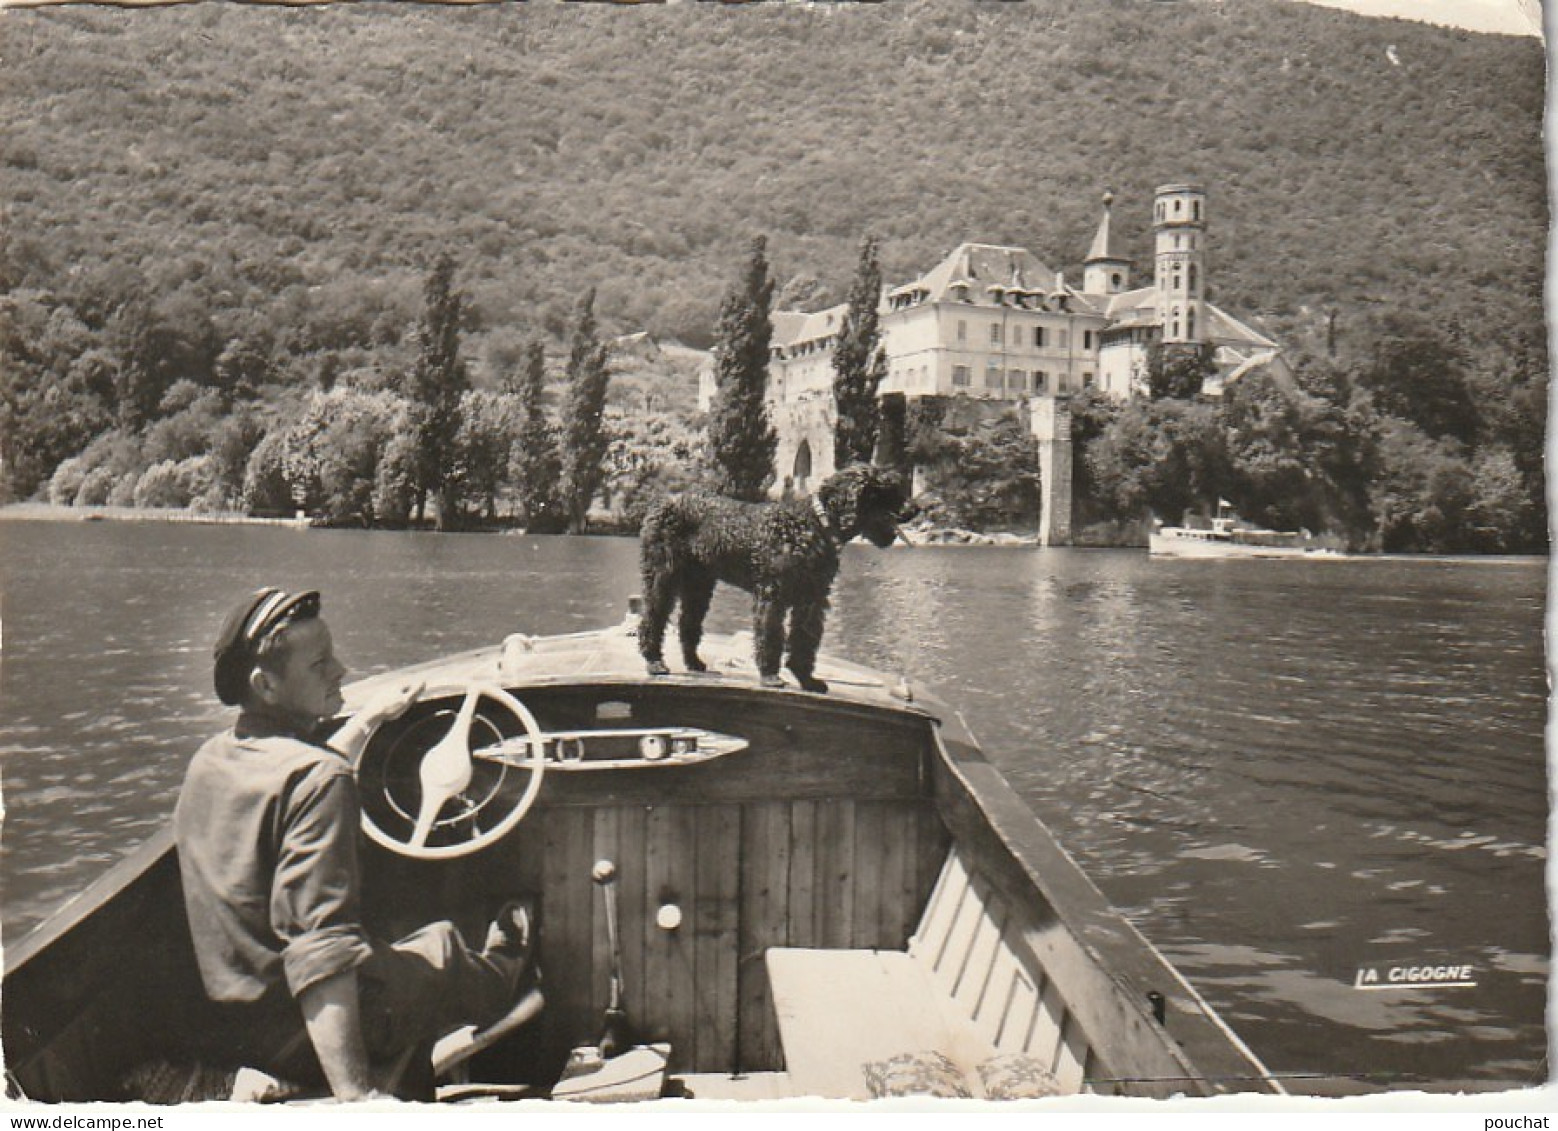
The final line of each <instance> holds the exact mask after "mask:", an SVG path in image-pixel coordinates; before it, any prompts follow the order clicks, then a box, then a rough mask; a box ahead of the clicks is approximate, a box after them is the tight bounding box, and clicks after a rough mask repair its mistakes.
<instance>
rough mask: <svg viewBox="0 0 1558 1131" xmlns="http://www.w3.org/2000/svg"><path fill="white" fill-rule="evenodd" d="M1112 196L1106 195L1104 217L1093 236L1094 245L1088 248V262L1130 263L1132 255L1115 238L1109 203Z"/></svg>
mask: <svg viewBox="0 0 1558 1131" xmlns="http://www.w3.org/2000/svg"><path fill="white" fill-rule="evenodd" d="M1111 200H1112V198H1111V197H1108V196H1106V197H1104V215H1103V219H1101V220H1099V221H1098V231H1097V232H1096V233H1095V234H1094V236H1093V246H1092V247H1090V248H1088V249H1087V262H1089V263H1096V262H1099V261H1101V260H1102V261H1106V262H1113V263H1128V262H1130V257H1129V256H1128V255H1126V254H1125V252H1124V251H1122V250H1121V248H1120V242H1119V240H1117V239H1116V238H1115V235H1114V230H1113V228H1112V226H1111V225H1110V216H1111V213H1110V210H1109V204H1110V202H1111Z"/></svg>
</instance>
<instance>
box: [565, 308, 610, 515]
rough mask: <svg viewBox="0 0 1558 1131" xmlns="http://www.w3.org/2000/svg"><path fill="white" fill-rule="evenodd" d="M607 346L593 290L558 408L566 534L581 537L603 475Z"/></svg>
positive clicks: (576, 332) (581, 315)
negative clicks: (563, 400)
mask: <svg viewBox="0 0 1558 1131" xmlns="http://www.w3.org/2000/svg"><path fill="white" fill-rule="evenodd" d="M609 379H610V373H609V372H608V371H607V369H606V347H605V345H604V344H602V343H601V341H600V337H599V332H598V330H597V328H596V324H595V288H594V287H591V288H590V289H589V290H588V291H586V292H585V294H584V297H583V298H581V299H580V300H579V306H578V313H577V314H576V316H575V319H574V329H573V341H572V344H571V346H570V347H569V351H568V394H567V397H568V399H567V402H566V403H565V404H564V406H563V427H562V452H561V455H562V498H563V506H564V508H565V509H566V511H567V515H568V532H569V533H570V534H583V533H584V527H585V519H586V517H587V516H588V515H589V511H590V500H592V499H593V498H594V497H595V492H596V489H597V488H599V487H600V484H601V480H602V478H603V477H604V476H605V466H606V449H607V447H608V445H609V444H610V441H611V438H610V437H609V436H608V435H607V434H606V425H605V421H604V419H603V413H604V412H605V409H606V384H607V381H608V380H609Z"/></svg>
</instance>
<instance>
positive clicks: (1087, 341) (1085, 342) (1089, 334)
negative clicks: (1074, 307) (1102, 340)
mask: <svg viewBox="0 0 1558 1131" xmlns="http://www.w3.org/2000/svg"><path fill="white" fill-rule="evenodd" d="M1082 348H1083V349H1085V350H1090V349H1092V348H1093V331H1091V330H1083V331H1082Z"/></svg>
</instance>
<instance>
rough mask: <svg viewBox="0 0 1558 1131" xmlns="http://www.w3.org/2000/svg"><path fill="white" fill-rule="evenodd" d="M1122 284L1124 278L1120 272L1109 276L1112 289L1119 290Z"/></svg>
mask: <svg viewBox="0 0 1558 1131" xmlns="http://www.w3.org/2000/svg"><path fill="white" fill-rule="evenodd" d="M1122 282H1123V279H1122V277H1121V275H1120V273H1119V272H1118V271H1116V272H1115V273H1114V274H1113V275H1110V276H1109V285H1110V286H1111V287H1112V288H1114V289H1115V290H1119V289H1120V286H1121V284H1122Z"/></svg>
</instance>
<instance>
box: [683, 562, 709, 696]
mask: <svg viewBox="0 0 1558 1131" xmlns="http://www.w3.org/2000/svg"><path fill="white" fill-rule="evenodd" d="M681 592H682V616H681V620H680V621H678V622H677V631H678V633H679V634H680V636H681V640H682V663H684V664H686V665H687V670H688V671H690V672H706V671H708V670H709V668H708V665H707V664H705V663H704V662H703V661H702V660H700V659H699V658H698V644H699V642H700V641H701V640H702V639H703V618H704V617H705V616H707V615H708V612H709V602H710V601H712V600H713V599H714V579H713V578H712V577H710V576H709V575H708V574H706V573H703V572H702V571H701V570H688V571H687V572H686V574H684V575H683V577H682V586H681Z"/></svg>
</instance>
